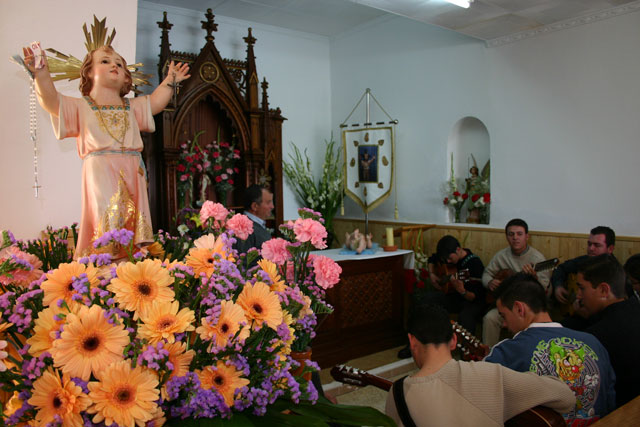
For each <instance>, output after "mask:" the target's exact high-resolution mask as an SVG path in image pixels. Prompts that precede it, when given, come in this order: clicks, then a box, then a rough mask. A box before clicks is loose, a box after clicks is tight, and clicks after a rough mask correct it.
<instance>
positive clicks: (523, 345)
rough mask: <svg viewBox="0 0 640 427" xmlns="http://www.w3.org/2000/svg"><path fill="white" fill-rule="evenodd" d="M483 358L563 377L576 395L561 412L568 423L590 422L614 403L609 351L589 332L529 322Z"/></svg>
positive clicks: (512, 366) (522, 370)
mask: <svg viewBox="0 0 640 427" xmlns="http://www.w3.org/2000/svg"><path fill="white" fill-rule="evenodd" d="M484 360H485V361H487V362H493V363H499V364H501V365H503V366H506V367H508V368H511V369H513V370H514V371H519V372H535V373H536V374H538V375H551V376H554V377H558V378H560V379H562V380H563V381H564V382H565V383H566V384H567V385H568V386H569V387H570V388H571V390H573V392H574V394H575V395H576V406H575V409H574V410H573V411H571V412H569V413H568V414H564V417H565V420H566V421H567V425H569V426H572V425H576V426H578V425H588V424H591V423H593V422H595V421H597V420H598V419H600V418H602V417H604V416H605V415H607V414H608V413H609V412H611V411H613V410H614V409H615V407H616V394H615V389H614V385H615V378H616V377H615V373H614V372H613V368H612V367H611V362H610V361H609V353H607V350H606V349H605V348H604V346H603V345H602V344H601V343H600V341H598V339H597V338H596V337H594V336H593V335H591V334H587V333H585V332H578V331H574V330H573V329H568V328H564V327H562V325H560V324H559V323H555V322H550V323H532V324H531V325H530V326H529V327H528V328H527V329H525V330H523V331H521V332H518V333H517V334H516V335H515V336H514V337H513V338H512V339H508V340H504V341H501V342H499V343H498V344H496V345H495V346H493V348H492V349H491V353H489V355H488V356H487V357H486V358H485V359H484Z"/></svg>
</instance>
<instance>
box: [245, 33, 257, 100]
mask: <svg viewBox="0 0 640 427" xmlns="http://www.w3.org/2000/svg"><path fill="white" fill-rule="evenodd" d="M242 39H243V40H244V41H245V42H246V43H247V92H246V94H245V98H246V101H247V104H248V105H249V107H250V108H258V83H259V82H260V81H259V80H258V72H257V71H256V57H255V55H254V54H253V45H254V44H255V43H256V38H255V37H253V35H252V34H251V28H249V34H248V35H247V36H246V37H243V38H242Z"/></svg>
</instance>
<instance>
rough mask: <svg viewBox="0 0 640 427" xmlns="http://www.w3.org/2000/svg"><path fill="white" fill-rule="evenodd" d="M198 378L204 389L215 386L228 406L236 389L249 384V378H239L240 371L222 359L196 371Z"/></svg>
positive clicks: (230, 404) (230, 405)
mask: <svg viewBox="0 0 640 427" xmlns="http://www.w3.org/2000/svg"><path fill="white" fill-rule="evenodd" d="M196 374H197V375H198V378H199V379H200V387H202V388H203V389H205V390H209V389H212V388H215V389H216V390H218V393H220V394H221V395H222V397H224V403H226V404H227V406H228V407H230V408H231V407H232V406H233V396H234V395H235V393H236V390H238V389H239V388H242V387H244V386H246V385H248V384H249V380H248V379H246V378H241V375H242V371H238V370H237V369H236V368H234V367H233V366H227V365H225V364H224V362H223V361H222V360H219V361H218V362H217V363H216V366H215V367H213V366H207V367H206V368H204V369H203V370H202V371H196Z"/></svg>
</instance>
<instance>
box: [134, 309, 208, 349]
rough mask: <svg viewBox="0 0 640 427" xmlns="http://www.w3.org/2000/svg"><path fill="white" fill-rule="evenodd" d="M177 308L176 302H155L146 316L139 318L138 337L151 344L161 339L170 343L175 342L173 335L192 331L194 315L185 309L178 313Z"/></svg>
mask: <svg viewBox="0 0 640 427" xmlns="http://www.w3.org/2000/svg"><path fill="white" fill-rule="evenodd" d="M179 308H180V304H179V303H178V301H173V302H157V301H155V302H154V303H153V304H152V305H151V308H150V309H149V311H148V313H147V315H146V316H144V317H141V319H142V322H143V324H142V325H141V326H139V327H138V335H139V336H140V337H141V338H146V339H147V341H149V343H151V344H156V343H157V342H158V341H160V340H161V339H165V340H167V342H169V343H172V342H174V341H175V336H174V335H175V334H179V333H182V332H186V331H193V330H194V329H195V328H194V326H193V322H195V320H196V318H195V314H194V313H193V311H192V310H189V309H188V308H186V307H185V308H183V309H182V310H180V311H179V312H178V309H179Z"/></svg>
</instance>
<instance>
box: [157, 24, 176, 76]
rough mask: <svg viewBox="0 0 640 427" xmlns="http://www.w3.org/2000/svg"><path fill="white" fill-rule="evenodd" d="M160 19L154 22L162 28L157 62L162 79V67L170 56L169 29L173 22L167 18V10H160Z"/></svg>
mask: <svg viewBox="0 0 640 427" xmlns="http://www.w3.org/2000/svg"><path fill="white" fill-rule="evenodd" d="M162 16H163V18H162V21H158V22H156V24H158V27H160V29H162V35H161V36H160V62H159V63H158V76H159V77H160V81H162V79H164V75H163V73H162V68H163V67H164V64H165V63H166V62H167V60H168V59H169V57H170V56H171V43H169V30H171V27H173V24H172V23H171V22H169V21H168V20H167V12H162Z"/></svg>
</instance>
